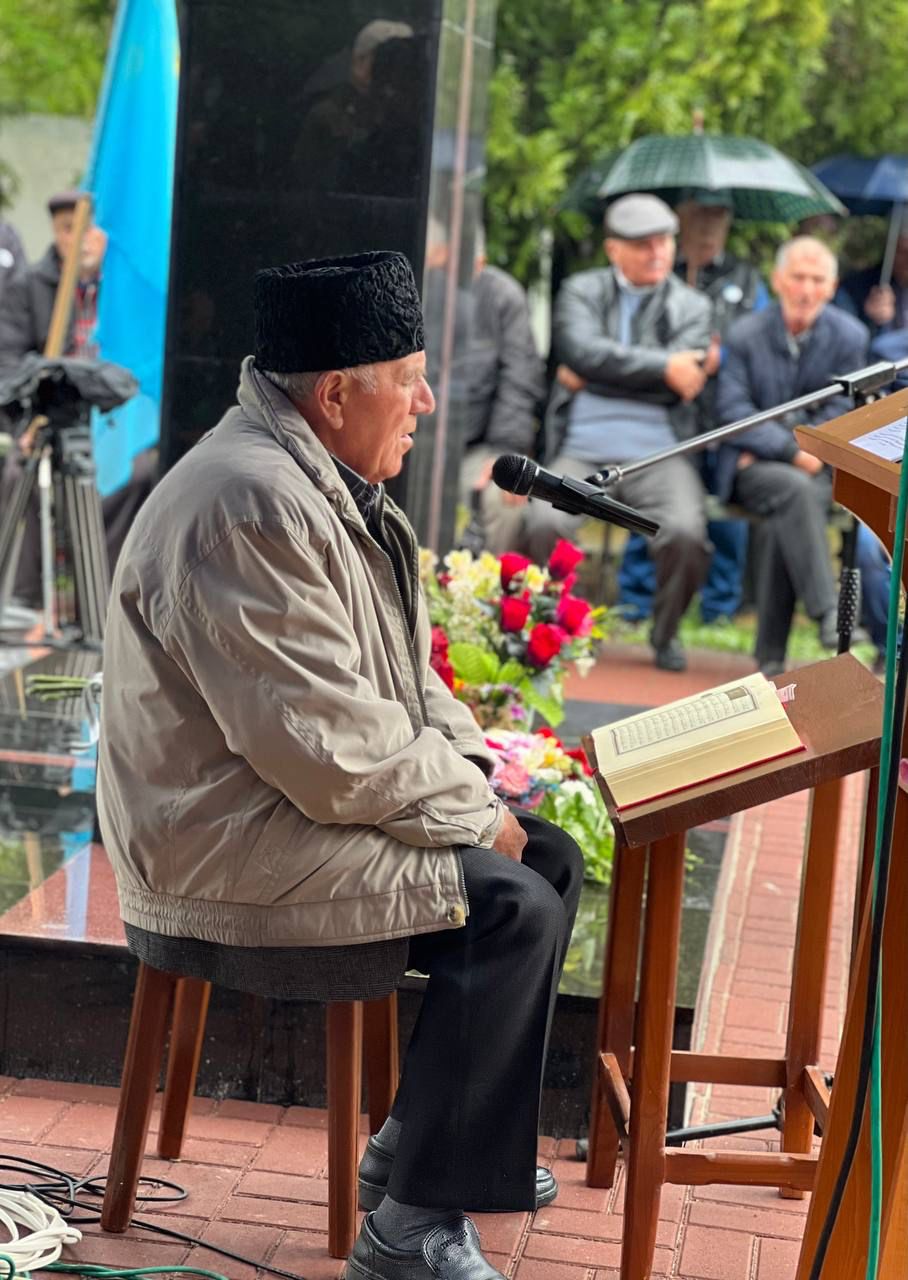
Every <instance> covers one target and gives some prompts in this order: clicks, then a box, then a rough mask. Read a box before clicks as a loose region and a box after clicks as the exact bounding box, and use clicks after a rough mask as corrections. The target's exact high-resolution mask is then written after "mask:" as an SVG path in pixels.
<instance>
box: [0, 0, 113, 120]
mask: <svg viewBox="0 0 908 1280" xmlns="http://www.w3.org/2000/svg"><path fill="white" fill-rule="evenodd" d="M113 9H114V3H113V0H0V115H9V114H12V113H15V112H20V111H35V112H41V113H46V114H48V115H72V116H91V115H92V114H93V113H94V110H95V103H96V101H97V97H98V89H99V87H100V84H101V75H102V72H103V70H104V55H105V53H106V51H107V40H108V37H109V33H110V23H111V19H112V15H113Z"/></svg>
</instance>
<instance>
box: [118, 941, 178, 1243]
mask: <svg viewBox="0 0 908 1280" xmlns="http://www.w3.org/2000/svg"><path fill="white" fill-rule="evenodd" d="M176 981H177V980H176V978H175V977H174V976H173V974H170V973H161V972H160V971H159V970H157V969H150V968H148V966H147V965H144V964H140V965H139V973H138V976H137V978H136V990H135V994H134V996H133V998H132V1016H131V1017H130V1020H129V1039H128V1040H127V1042H126V1057H125V1059H124V1061H123V1080H122V1083H121V1085H120V1101H119V1103H118V1105H117V1123H116V1127H115V1129H114V1137H113V1146H112V1148H111V1152H110V1170H109V1172H108V1174H107V1186H106V1189H105V1191H104V1204H103V1206H102V1209H101V1227H102V1229H103V1230H104V1231H117V1232H120V1231H125V1230H126V1228H127V1227H128V1226H129V1220H130V1218H131V1217H132V1214H133V1207H134V1205H135V1201H136V1188H137V1187H138V1185H139V1168H140V1166H141V1163H142V1156H143V1154H144V1151H145V1139H146V1137H147V1136H148V1122H149V1120H150V1119H151V1104H152V1102H153V1101H154V1094H155V1089H156V1088H157V1085H158V1076H159V1075H160V1071H161V1058H162V1056H163V1053H164V1036H165V1033H166V1031H167V1015H168V1014H169V1012H170V1002H171V999H172V997H173V991H174V987H175V986H176Z"/></svg>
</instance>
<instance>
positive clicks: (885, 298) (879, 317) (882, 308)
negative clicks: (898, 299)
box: [864, 284, 895, 326]
mask: <svg viewBox="0 0 908 1280" xmlns="http://www.w3.org/2000/svg"><path fill="white" fill-rule="evenodd" d="M864 314H865V315H866V317H867V319H868V320H872V321H873V323H874V324H876V325H880V326H882V325H884V324H892V322H893V320H894V319H895V294H894V293H893V292H892V290H891V289H890V287H889V285H888V284H878V285H874V287H873V288H872V289H871V290H870V292H869V293H868V295H867V300H866V301H865V303H864Z"/></svg>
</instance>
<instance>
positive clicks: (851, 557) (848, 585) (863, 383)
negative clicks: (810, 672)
mask: <svg viewBox="0 0 908 1280" xmlns="http://www.w3.org/2000/svg"><path fill="white" fill-rule="evenodd" d="M902 369H908V358H906V359H904V360H898V361H896V362H895V363H889V362H887V361H880V362H879V363H878V364H871V365H867V366H866V367H865V368H864V369H858V370H857V371H856V372H855V373H847V374H842V376H841V377H838V378H836V380H835V381H834V382H832V383H830V385H829V386H828V387H821V388H820V390H819V391H812V392H810V393H809V394H808V395H804V396H798V397H797V399H795V400H788V401H786V403H785V404H779V405H775V406H773V408H771V409H762V410H761V411H760V412H759V413H752V414H751V415H750V416H749V417H747V418H740V419H739V420H738V421H737V422H730V423H729V424H728V426H725V427H716V428H715V430H713V431H706V432H704V433H703V435H700V436H693V437H692V438H691V439H690V440H681V441H679V442H678V444H676V445H673V446H672V447H671V448H670V449H662V450H661V451H660V452H659V453H654V454H651V455H650V456H649V457H648V458H637V459H636V460H635V461H633V462H627V463H622V464H619V465H616V466H613V467H603V468H602V470H601V471H595V472H594V473H593V474H592V475H590V476H587V477H586V482H587V484H595V485H599V486H600V487H601V488H603V489H607V488H608V487H609V485H612V484H617V483H618V481H619V480H623V479H624V477H625V476H629V475H634V474H635V473H636V472H637V471H644V470H646V469H647V468H648V467H654V466H656V465H657V463H660V462H665V461H666V460H667V459H669V458H681V457H686V456H687V455H688V454H692V453H701V452H702V451H703V450H704V449H708V448H709V447H710V446H711V445H714V444H721V443H722V442H723V441H725V440H730V439H732V438H733V437H734V436H737V435H740V433H741V432H742V431H747V430H749V429H750V428H751V427H756V426H759V425H760V423H761V422H769V421H770V420H771V419H773V418H780V417H784V416H786V415H787V414H791V413H797V412H799V411H800V410H802V409H814V408H816V407H817V406H818V405H821V404H825V403H826V401H827V400H834V399H835V397H836V396H841V395H847V396H850V397H851V399H852V400H853V402H854V407H855V408H856V409H857V408H860V407H861V406H862V405H865V404H869V403H870V401H872V400H876V399H878V398H879V396H880V393H881V392H882V390H883V388H884V387H887V386H888V385H889V383H891V382H894V381H895V376H896V374H897V373H899V372H901V370H902ZM856 555H857V521H856V520H855V519H853V518H852V520H851V522H850V525H849V527H848V529H847V530H846V531H845V533H844V535H843V538H842V567H841V578H840V583H839V612H838V636H839V643H838V652H839V653H847V652H848V650H849V649H850V648H851V637H852V632H853V631H854V627H855V623H856V621H857V619H858V617H859V615H860V607H861V571H860V569H858V568H856V567H855V557H856Z"/></svg>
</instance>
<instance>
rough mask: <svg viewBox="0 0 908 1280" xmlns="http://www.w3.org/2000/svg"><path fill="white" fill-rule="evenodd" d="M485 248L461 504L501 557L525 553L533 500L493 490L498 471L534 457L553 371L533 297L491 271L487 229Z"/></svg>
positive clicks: (470, 359) (473, 333) (479, 252)
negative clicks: (510, 456)
mask: <svg viewBox="0 0 908 1280" xmlns="http://www.w3.org/2000/svg"><path fill="white" fill-rule="evenodd" d="M477 241H478V243H477V247H476V258H475V272H476V274H475V276H474V278H473V289H472V303H473V316H472V319H473V323H472V326H471V329H470V345H469V347H468V349H467V355H466V362H465V363H466V382H467V403H468V406H469V407H468V418H467V429H466V440H467V448H466V452H465V454H464V459H463V465H462V466H461V472H460V483H461V501H462V502H464V503H465V504H466V505H467V506H469V507H471V508H472V507H473V506H474V504H475V506H476V507H478V514H479V517H480V521H481V525H482V532H483V542H484V545H485V547H486V548H487V550H489V551H491V552H492V553H493V555H496V556H498V555H501V554H502V553H503V552H505V551H522V550H523V544H524V516H525V513H526V499H525V498H520V497H517V496H516V495H515V494H513V493H505V492H504V491H503V490H501V489H499V488H498V486H497V485H495V484H493V483H492V481H491V476H492V464H493V462H494V461H495V459H496V458H497V457H498V456H499V454H502V453H522V454H526V455H527V456H528V457H532V456H533V454H534V452H535V444H536V427H537V422H536V414H537V410H538V408H539V405H540V403H541V402H542V400H543V397H544V396H545V366H544V365H543V362H542V360H541V359H540V357H539V352H538V351H537V350H536V341H535V339H534V337H533V331H532V329H531V328H530V311H529V304H528V302H527V295H526V290H525V289H524V288H523V286H522V285H521V284H518V282H517V281H516V280H515V279H514V277H513V276H510V275H508V273H507V272H506V271H502V270H501V269H500V268H499V267H491V266H489V264H488V261H487V259H486V248H485V235H484V233H483V231H482V228H480V229H479V233H478V236H477Z"/></svg>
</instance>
